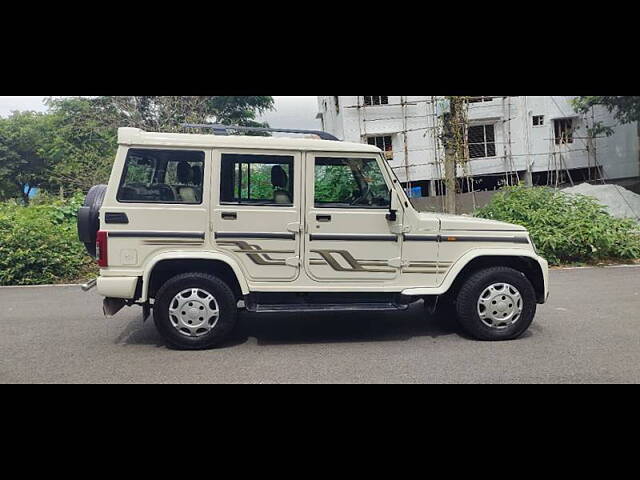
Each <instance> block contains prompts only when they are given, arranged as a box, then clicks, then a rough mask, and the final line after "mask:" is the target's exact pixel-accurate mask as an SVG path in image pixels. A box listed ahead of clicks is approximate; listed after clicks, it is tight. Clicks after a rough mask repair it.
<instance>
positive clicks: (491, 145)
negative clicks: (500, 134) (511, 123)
mask: <svg viewBox="0 0 640 480" xmlns="http://www.w3.org/2000/svg"><path fill="white" fill-rule="evenodd" d="M495 156H496V136H495V128H494V126H493V125H474V126H472V127H469V157H470V158H485V157H495Z"/></svg>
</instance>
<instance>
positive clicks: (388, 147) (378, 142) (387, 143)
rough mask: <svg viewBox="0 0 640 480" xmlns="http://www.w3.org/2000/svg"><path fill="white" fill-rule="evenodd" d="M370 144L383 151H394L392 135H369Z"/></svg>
mask: <svg viewBox="0 0 640 480" xmlns="http://www.w3.org/2000/svg"><path fill="white" fill-rule="evenodd" d="M367 142H368V143H369V145H375V146H376V147H378V148H379V149H380V150H382V151H383V152H392V151H393V145H392V141H391V135H385V136H382V137H369V138H367Z"/></svg>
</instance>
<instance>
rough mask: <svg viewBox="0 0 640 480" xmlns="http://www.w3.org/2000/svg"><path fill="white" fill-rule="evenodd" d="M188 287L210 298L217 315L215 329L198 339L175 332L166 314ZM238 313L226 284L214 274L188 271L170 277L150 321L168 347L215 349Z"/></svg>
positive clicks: (227, 332) (234, 298)
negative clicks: (212, 300)
mask: <svg viewBox="0 0 640 480" xmlns="http://www.w3.org/2000/svg"><path fill="white" fill-rule="evenodd" d="M190 288H200V289H203V290H205V291H207V292H208V293H210V294H211V295H213V296H214V297H215V299H216V302H217V303H218V309H219V312H220V313H219V317H218V320H217V323H215V326H214V327H213V328H212V329H211V330H210V331H209V332H208V333H206V334H204V335H202V336H199V337H191V336H187V335H185V334H183V333H181V332H180V331H178V329H177V328H176V327H174V325H173V323H172V320H171V319H170V315H169V306H170V303H171V302H172V300H173V299H174V297H175V296H176V295H178V294H179V293H180V292H182V291H183V290H186V289H190ZM237 310H238V308H237V300H236V297H235V295H234V294H233V292H232V290H231V289H230V288H229V286H228V285H227V284H226V283H225V282H223V281H222V280H220V279H219V278H217V277H214V276H213V275H208V274H205V273H197V272H191V273H183V274H180V275H176V276H175V277H172V278H170V279H169V280H167V281H166V282H165V284H164V285H163V286H162V287H161V288H160V290H158V293H157V294H156V298H155V303H154V305H153V320H154V323H155V325H156V328H157V329H158V332H159V333H160V335H162V338H164V340H165V341H166V343H167V345H168V346H170V347H172V348H176V349H180V350H202V349H207V348H213V347H216V346H218V345H220V344H221V343H222V342H223V341H224V340H225V339H226V338H227V337H228V335H229V333H230V332H231V331H232V330H233V327H234V326H235V323H236V318H237V314H238V312H237Z"/></svg>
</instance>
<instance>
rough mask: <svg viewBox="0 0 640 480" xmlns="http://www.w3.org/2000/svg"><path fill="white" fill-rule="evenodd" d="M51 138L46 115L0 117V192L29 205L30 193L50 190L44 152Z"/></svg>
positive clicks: (48, 118)
mask: <svg viewBox="0 0 640 480" xmlns="http://www.w3.org/2000/svg"><path fill="white" fill-rule="evenodd" d="M51 135H52V129H51V118H50V116H48V115H46V114H42V113H35V112H14V113H13V114H11V116H9V117H8V118H0V193H3V194H4V195H5V196H6V197H9V198H19V199H21V200H22V201H23V202H24V203H29V194H30V192H31V190H33V189H34V188H43V187H51V183H52V182H51V180H52V179H51V175H50V173H51V169H50V163H49V159H48V157H47V155H46V153H45V151H46V146H47V144H48V142H49V139H50V138H51Z"/></svg>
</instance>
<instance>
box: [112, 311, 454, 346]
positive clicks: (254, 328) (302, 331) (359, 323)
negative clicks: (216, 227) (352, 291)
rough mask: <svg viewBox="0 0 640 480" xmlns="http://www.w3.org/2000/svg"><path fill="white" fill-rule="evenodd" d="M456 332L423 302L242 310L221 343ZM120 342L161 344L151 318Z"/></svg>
mask: <svg viewBox="0 0 640 480" xmlns="http://www.w3.org/2000/svg"><path fill="white" fill-rule="evenodd" d="M452 334H453V335H461V333H460V332H459V330H458V328H457V326H456V323H455V321H454V320H453V317H452V315H451V312H446V311H443V312H438V313H436V314H435V315H427V314H426V312H425V310H424V307H423V306H422V304H418V305H413V306H411V307H410V308H409V310H408V311H405V312H389V313H364V312H362V313H340V314H337V313H329V312H327V313H319V314H318V313H314V314H299V313H297V314H293V313H291V314H264V313H263V314H255V313H249V312H246V311H243V312H241V313H240V315H239V317H238V323H237V325H236V328H235V330H234V332H233V333H232V335H231V337H230V338H229V340H228V341H227V342H225V343H224V345H222V347H223V348H228V347H233V346H236V345H241V344H243V343H245V342H247V341H248V340H249V339H250V338H255V339H256V340H257V344H258V345H265V346H266V345H289V344H320V343H348V342H385V341H404V340H410V339H412V338H414V337H432V338H436V337H440V336H443V335H452ZM116 343H119V344H125V345H153V346H157V347H162V346H164V343H163V341H162V338H161V337H160V335H159V334H158V332H157V331H156V329H155V326H154V325H153V321H152V320H151V319H150V320H147V322H146V323H145V324H144V325H143V324H142V322H140V321H139V320H138V321H133V322H130V323H128V324H127V326H126V328H125V329H124V330H123V331H122V333H121V334H120V335H119V336H118V338H117V339H116Z"/></svg>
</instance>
